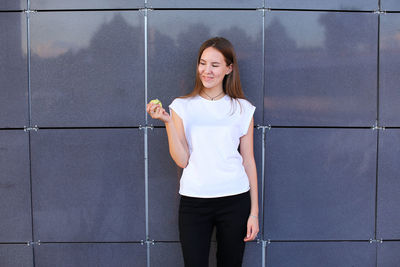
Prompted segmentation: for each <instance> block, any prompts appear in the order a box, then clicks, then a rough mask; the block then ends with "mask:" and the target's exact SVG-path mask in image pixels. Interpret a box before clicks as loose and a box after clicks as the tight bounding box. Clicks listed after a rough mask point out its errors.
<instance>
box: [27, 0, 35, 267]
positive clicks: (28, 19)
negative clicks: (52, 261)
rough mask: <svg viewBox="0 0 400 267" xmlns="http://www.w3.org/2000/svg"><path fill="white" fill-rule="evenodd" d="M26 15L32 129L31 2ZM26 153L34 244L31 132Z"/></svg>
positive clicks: (29, 116)
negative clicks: (27, 157)
mask: <svg viewBox="0 0 400 267" xmlns="http://www.w3.org/2000/svg"><path fill="white" fill-rule="evenodd" d="M25 14H26V35H27V39H26V56H27V64H28V66H27V71H28V112H29V114H28V128H31V127H32V91H31V30H30V16H31V1H30V0H27V10H26V11H25ZM28 153H29V155H28V156H29V183H30V184H29V186H30V197H31V227H32V235H31V238H32V244H34V242H35V233H34V220H33V189H32V149H31V131H28ZM35 262H36V260H35V246H34V245H32V266H33V267H35V265H36V264H35Z"/></svg>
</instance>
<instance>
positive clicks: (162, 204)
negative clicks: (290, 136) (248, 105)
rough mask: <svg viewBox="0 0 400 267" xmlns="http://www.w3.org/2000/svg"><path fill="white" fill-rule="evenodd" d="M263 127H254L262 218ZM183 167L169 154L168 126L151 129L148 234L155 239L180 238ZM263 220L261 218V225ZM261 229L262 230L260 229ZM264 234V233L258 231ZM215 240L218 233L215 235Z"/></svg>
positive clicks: (176, 239)
mask: <svg viewBox="0 0 400 267" xmlns="http://www.w3.org/2000/svg"><path fill="white" fill-rule="evenodd" d="M261 144H262V130H261V129H260V130H257V129H254V154H255V159H256V165H257V172H258V191H259V204H258V205H259V209H260V216H259V217H260V218H262V209H261V203H262V194H261V192H262V176H261V167H262V166H261V164H262V161H261V153H262V151H261ZM181 175H182V169H181V168H179V167H178V166H177V165H176V164H175V162H174V161H173V160H172V158H171V156H170V154H169V147H168V139H167V134H166V132H165V129H164V128H162V129H160V128H155V129H153V130H150V131H149V230H150V231H149V235H150V238H151V239H153V240H158V241H167V240H168V241H178V240H179V231H178V208H179V199H180V196H179V193H178V192H179V180H180V177H181ZM261 223H262V220H261V219H260V228H261ZM260 232H261V229H260ZM259 237H261V234H259ZM213 240H215V236H214V235H213Z"/></svg>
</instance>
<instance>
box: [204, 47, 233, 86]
mask: <svg viewBox="0 0 400 267" xmlns="http://www.w3.org/2000/svg"><path fill="white" fill-rule="evenodd" d="M231 71H232V65H229V66H227V65H226V62H225V58H224V55H223V54H222V53H221V52H219V51H218V50H217V49H215V48H214V47H208V48H206V49H205V50H204V51H203V53H202V54H201V57H200V62H199V66H198V72H199V77H200V80H201V82H202V83H203V86H204V87H205V88H208V89H217V90H218V91H220V90H222V81H223V80H224V77H225V75H226V74H229V73H230V72H231Z"/></svg>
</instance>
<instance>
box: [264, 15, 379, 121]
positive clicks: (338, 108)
mask: <svg viewBox="0 0 400 267" xmlns="http://www.w3.org/2000/svg"><path fill="white" fill-rule="evenodd" d="M299 22H301V23H299ZM377 25H378V16H377V15H376V14H373V13H349V12H345V13H338V12H294V11H290V12H283V11H279V12H268V13H267V14H266V29H265V35H266V46H265V51H266V52H265V53H266V67H265V70H266V73H265V75H266V76H265V81H266V82H265V88H264V91H265V94H264V123H265V125H268V124H271V125H296V126H297V125H298V126H372V125H373V124H374V123H375V120H376V113H377V108H376V106H377V100H376V99H377V82H376V77H377V67H376V66H377V36H378V34H377Z"/></svg>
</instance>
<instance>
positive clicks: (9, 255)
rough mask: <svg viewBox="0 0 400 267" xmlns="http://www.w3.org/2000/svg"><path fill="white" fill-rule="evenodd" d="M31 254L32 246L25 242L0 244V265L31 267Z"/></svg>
mask: <svg viewBox="0 0 400 267" xmlns="http://www.w3.org/2000/svg"><path fill="white" fill-rule="evenodd" d="M32 254H33V253H32V247H29V246H28V245H26V244H25V245H16V244H12V245H11V244H7V245H6V244H0V266H5V267H21V266H23V267H30V266H32V267H33V256H32Z"/></svg>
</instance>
